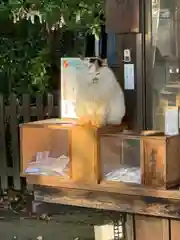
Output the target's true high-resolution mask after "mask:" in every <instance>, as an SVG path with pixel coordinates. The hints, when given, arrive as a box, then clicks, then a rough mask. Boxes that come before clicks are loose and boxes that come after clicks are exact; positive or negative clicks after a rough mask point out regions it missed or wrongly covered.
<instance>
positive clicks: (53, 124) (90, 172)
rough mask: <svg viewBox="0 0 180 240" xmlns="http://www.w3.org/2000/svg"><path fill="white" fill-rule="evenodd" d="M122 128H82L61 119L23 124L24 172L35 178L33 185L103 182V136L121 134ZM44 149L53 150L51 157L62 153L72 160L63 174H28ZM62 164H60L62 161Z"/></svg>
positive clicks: (22, 153) (21, 127)
mask: <svg viewBox="0 0 180 240" xmlns="http://www.w3.org/2000/svg"><path fill="white" fill-rule="evenodd" d="M121 130H122V127H121V126H107V127H104V128H99V129H97V128H95V127H82V126H77V125H76V124H75V122H74V123H73V122H72V123H67V122H66V123H65V122H63V121H62V120H60V119H59V120H58V119H50V120H43V121H38V122H31V123H26V124H22V125H20V137H21V139H20V147H21V173H22V174H23V175H26V176H27V178H29V179H31V183H32V184H42V185H55V186H58V182H59V181H64V180H66V181H70V180H71V181H73V182H81V183H99V181H100V180H101V171H100V165H99V163H100V161H99V154H100V153H99V139H100V136H101V135H102V134H107V133H117V132H120V131H121ZM44 152H49V153H51V157H55V158H58V159H59V157H60V156H66V157H67V158H68V159H69V162H68V164H67V165H66V167H65V169H64V172H63V176H59V175H58V176H57V175H54V174H53V173H52V174H50V175H48V176H42V175H38V174H37V173H36V174H32V173H31V175H29V174H28V175H27V174H25V171H26V170H27V168H28V166H29V164H30V163H31V164H32V162H33V163H34V162H35V163H36V162H37V161H36V160H37V159H35V158H36V156H37V153H44ZM41 155H42V154H41ZM58 163H59V164H60V162H58ZM54 168H55V167H54ZM48 170H49V169H48ZM56 171H57V168H56Z"/></svg>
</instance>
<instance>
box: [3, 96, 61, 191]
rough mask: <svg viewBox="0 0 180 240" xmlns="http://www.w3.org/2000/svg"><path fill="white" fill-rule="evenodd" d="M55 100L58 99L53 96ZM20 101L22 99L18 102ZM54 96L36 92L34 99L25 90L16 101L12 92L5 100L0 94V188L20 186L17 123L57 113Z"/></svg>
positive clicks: (55, 115) (50, 116) (44, 117)
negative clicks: (6, 100) (44, 95)
mask: <svg viewBox="0 0 180 240" xmlns="http://www.w3.org/2000/svg"><path fill="white" fill-rule="evenodd" d="M56 100H57V99H56ZM20 102H21V103H20ZM55 102H57V103H58V102H59V101H55V96H54V95H52V94H48V95H47V96H46V97H43V96H42V95H40V94H37V96H36V100H35V101H34V103H32V101H31V97H30V95H28V94H24V95H23V96H22V99H21V101H19V100H18V99H17V98H16V96H15V95H13V94H12V95H11V96H10V97H9V101H8V104H5V100H4V97H3V96H2V95H0V180H1V181H0V183H1V186H0V187H1V189H7V188H8V187H13V188H15V189H21V187H22V184H23V179H21V178H20V153H19V128H18V126H19V124H20V123H23V122H29V121H34V120H42V119H47V118H52V117H58V116H59V110H60V108H59V105H58V104H57V105H55Z"/></svg>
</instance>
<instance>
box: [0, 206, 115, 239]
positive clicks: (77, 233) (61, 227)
mask: <svg viewBox="0 0 180 240" xmlns="http://www.w3.org/2000/svg"><path fill="white" fill-rule="evenodd" d="M43 211H44V210H42V212H43ZM115 217H116V218H117V215H116V216H115ZM112 218H114V213H112V212H103V211H97V210H92V209H84V208H78V207H70V206H63V205H61V206H58V213H57V214H53V215H52V216H50V217H48V218H46V220H44V219H43V220H42V219H39V217H37V216H33V217H27V216H26V215H24V216H23V214H21V215H20V214H15V213H12V211H9V210H8V211H7V210H6V211H5V210H4V211H0V240H6V239H7V240H11V239H17V240H33V239H38V240H46V239H47V240H91V239H94V225H99V224H102V223H107V222H110V221H111V219H112Z"/></svg>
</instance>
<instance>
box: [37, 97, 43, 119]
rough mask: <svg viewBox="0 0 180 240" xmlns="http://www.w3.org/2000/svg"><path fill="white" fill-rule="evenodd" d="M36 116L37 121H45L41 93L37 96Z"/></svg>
mask: <svg viewBox="0 0 180 240" xmlns="http://www.w3.org/2000/svg"><path fill="white" fill-rule="evenodd" d="M36 116H37V120H42V119H44V106H43V96H42V95H41V94H39V93H38V94H37V95H36Z"/></svg>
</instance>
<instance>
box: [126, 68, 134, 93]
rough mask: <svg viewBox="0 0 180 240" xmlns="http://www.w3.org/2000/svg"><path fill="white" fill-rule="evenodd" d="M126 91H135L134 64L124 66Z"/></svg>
mask: <svg viewBox="0 0 180 240" xmlns="http://www.w3.org/2000/svg"><path fill="white" fill-rule="evenodd" d="M124 89H126V90H134V89H135V83H134V64H124Z"/></svg>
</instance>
